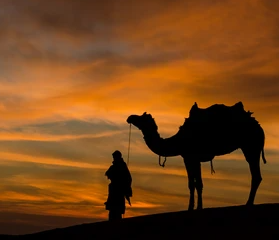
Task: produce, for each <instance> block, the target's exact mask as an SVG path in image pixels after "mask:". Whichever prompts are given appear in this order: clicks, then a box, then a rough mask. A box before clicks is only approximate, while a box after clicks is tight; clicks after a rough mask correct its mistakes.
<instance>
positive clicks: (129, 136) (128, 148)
mask: <svg viewBox="0 0 279 240" xmlns="http://www.w3.org/2000/svg"><path fill="white" fill-rule="evenodd" d="M131 126H132V124H131V123H130V130H129V141H128V157H127V166H129V155H130V143H131Z"/></svg>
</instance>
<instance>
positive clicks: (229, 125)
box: [127, 102, 266, 210]
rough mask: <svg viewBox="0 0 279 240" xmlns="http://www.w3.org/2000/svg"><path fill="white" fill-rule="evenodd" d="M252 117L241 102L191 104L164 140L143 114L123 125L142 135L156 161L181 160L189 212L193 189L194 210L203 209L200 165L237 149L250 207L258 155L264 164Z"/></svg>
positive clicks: (261, 133)
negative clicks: (246, 173)
mask: <svg viewBox="0 0 279 240" xmlns="http://www.w3.org/2000/svg"><path fill="white" fill-rule="evenodd" d="M252 114H253V113H252V112H250V111H245V110H244V106H243V104H242V102H238V103H236V104H234V105H233V106H226V105H224V104H214V105H212V106H210V107H208V108H204V109H202V108H199V107H198V105H197V103H195V104H194V105H193V106H192V108H191V110H190V113H189V117H188V118H185V122H184V124H183V125H182V126H180V127H179V130H178V132H177V133H176V134H175V135H173V136H171V137H169V138H165V139H164V138H162V137H160V134H159V133H158V127H157V125H156V123H155V121H154V119H153V118H152V116H151V115H150V114H147V113H146V112H145V113H143V114H142V115H130V116H129V117H128V118H127V122H128V123H129V124H133V125H134V126H135V127H137V128H138V129H139V130H141V131H142V134H143V138H144V140H145V143H146V145H147V146H148V147H149V149H150V150H151V151H152V152H154V153H155V154H157V155H159V158H160V156H164V157H173V156H179V155H180V156H182V158H183V159H184V164H185V167H186V171H187V174H188V187H189V190H190V199H189V207H188V210H193V209H194V204H195V199H194V193H195V189H196V190H197V195H198V205H197V209H202V208H203V202H202V190H203V182H202V174H201V162H209V161H211V164H212V160H213V159H214V157H215V156H220V155H225V154H229V153H231V152H233V151H235V150H236V149H239V148H240V149H241V150H242V152H243V154H244V156H245V159H246V161H247V162H248V164H249V167H250V173H251V189H250V194H249V198H248V201H247V203H246V205H247V206H252V205H254V199H255V196H256V192H257V189H258V187H259V185H260V183H261V181H262V176H261V170H260V156H261V154H262V158H263V162H264V163H266V159H265V156H264V142H265V134H264V130H263V129H262V127H261V126H260V124H259V123H258V121H257V120H256V119H255V118H254V117H252V116H251V115H252ZM161 166H162V165H161Z"/></svg>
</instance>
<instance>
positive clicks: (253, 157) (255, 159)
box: [243, 150, 262, 206]
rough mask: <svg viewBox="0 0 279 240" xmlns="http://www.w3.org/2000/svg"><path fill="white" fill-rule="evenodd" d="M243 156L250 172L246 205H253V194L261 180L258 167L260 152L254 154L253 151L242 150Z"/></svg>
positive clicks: (254, 194)
mask: <svg viewBox="0 0 279 240" xmlns="http://www.w3.org/2000/svg"><path fill="white" fill-rule="evenodd" d="M243 153H244V155H245V158H246V160H247V162H248V163H249V168H250V172H251V177H252V179H251V190H250V194H249V198H248V201H247V203H246V205H248V206H251V205H254V200H255V196H256V193H257V190H258V187H259V186H260V183H261V181H262V176H261V169H260V152H259V153H258V154H256V153H255V152H252V153H251V152H250V153H249V152H247V150H246V151H245V150H243Z"/></svg>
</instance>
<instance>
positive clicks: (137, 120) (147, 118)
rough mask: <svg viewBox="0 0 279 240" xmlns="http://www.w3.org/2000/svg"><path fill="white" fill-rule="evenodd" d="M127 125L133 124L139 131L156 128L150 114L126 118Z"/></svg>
mask: <svg viewBox="0 0 279 240" xmlns="http://www.w3.org/2000/svg"><path fill="white" fill-rule="evenodd" d="M127 123H131V124H133V125H134V126H135V127H137V128H138V129H140V130H157V129H158V127H157V125H156V123H155V121H154V119H153V118H152V116H151V114H146V112H145V113H143V114H142V115H141V116H140V115H131V116H129V117H128V118H127Z"/></svg>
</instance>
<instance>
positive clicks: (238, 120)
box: [180, 102, 261, 151]
mask: <svg viewBox="0 0 279 240" xmlns="http://www.w3.org/2000/svg"><path fill="white" fill-rule="evenodd" d="M251 115H252V113H251V112H249V111H248V112H247V111H245V110H244V107H243V104H242V102H238V103H236V104H234V105H233V106H226V105H224V104H214V105H212V106H210V107H208V108H205V109H200V108H199V107H198V105H197V104H195V105H194V106H193V107H192V108H191V110H190V115H189V118H187V119H186V120H185V123H184V125H183V126H181V128H180V133H182V135H181V136H183V135H184V136H187V139H189V140H190V142H191V144H193V146H196V145H198V146H205V145H206V146H207V147H208V148H209V149H212V148H214V146H218V148H221V149H222V148H223V149H224V151H229V150H228V149H236V148H238V147H239V144H240V141H242V140H241V139H245V138H246V136H245V135H247V136H248V135H250V136H251V135H253V134H254V133H255V132H260V131H261V130H260V129H261V126H260V125H259V123H258V122H257V121H256V120H255V118H254V117H251Z"/></svg>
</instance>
